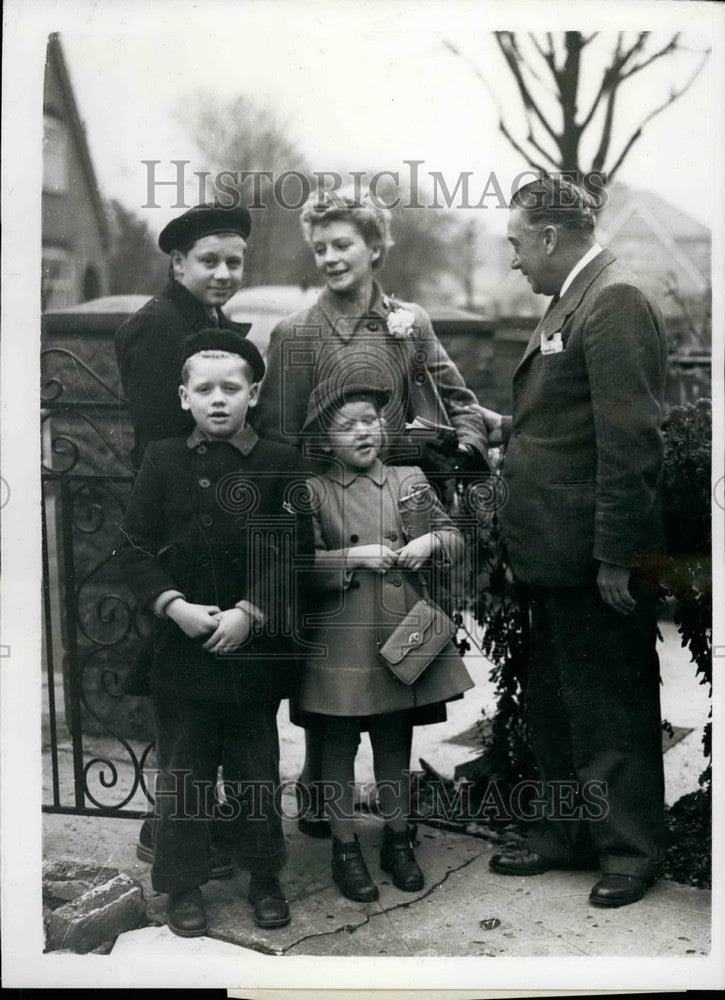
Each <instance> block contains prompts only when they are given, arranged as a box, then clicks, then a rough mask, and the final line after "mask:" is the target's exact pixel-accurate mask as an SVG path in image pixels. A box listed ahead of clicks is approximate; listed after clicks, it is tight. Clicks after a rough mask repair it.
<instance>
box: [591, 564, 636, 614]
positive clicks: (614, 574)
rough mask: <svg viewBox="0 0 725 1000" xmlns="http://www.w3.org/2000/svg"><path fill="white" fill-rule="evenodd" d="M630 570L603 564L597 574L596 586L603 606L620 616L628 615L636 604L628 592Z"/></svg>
mask: <svg viewBox="0 0 725 1000" xmlns="http://www.w3.org/2000/svg"><path fill="white" fill-rule="evenodd" d="M631 573H632V570H631V569H630V568H629V567H628V566H615V565H614V563H607V562H603V563H601V564H600V566H599V572H598V573H597V586H598V587H599V593H600V594H601V597H602V600H603V601H604V603H605V604H608V605H609V607H610V608H614V610H615V611H619V613H620V614H623V615H630V614H631V613H632V612H633V611H634V609H635V608H636V607H637V602H636V601H635V599H634V598H633V597H632V595H631V594H630V592H629V578H630V576H631Z"/></svg>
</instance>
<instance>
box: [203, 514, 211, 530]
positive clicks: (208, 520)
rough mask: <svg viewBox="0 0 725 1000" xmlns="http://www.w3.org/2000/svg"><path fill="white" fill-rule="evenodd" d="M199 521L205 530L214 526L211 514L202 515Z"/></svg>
mask: <svg viewBox="0 0 725 1000" xmlns="http://www.w3.org/2000/svg"><path fill="white" fill-rule="evenodd" d="M200 520H201V523H202V524H203V525H204V527H205V528H210V527H211V526H212V524H214V518H213V517H212V516H211V514H202V515H201V518H200Z"/></svg>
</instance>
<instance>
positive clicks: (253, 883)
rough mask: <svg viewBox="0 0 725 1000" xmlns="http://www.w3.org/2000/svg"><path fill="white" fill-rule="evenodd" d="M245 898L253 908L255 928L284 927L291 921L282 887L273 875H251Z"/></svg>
mask: <svg viewBox="0 0 725 1000" xmlns="http://www.w3.org/2000/svg"><path fill="white" fill-rule="evenodd" d="M247 898H248V899H249V902H250V903H251V904H252V906H253V907H254V922H255V924H256V925H257V927H264V928H266V929H271V928H274V927H286V926H287V924H288V923H289V922H290V920H291V919H292V918H291V916H290V911H289V904H288V903H287V900H286V899H285V896H284V893H283V892H282V886H281V885H280V884H279V879H277V878H276V877H275V876H274V875H252V877H251V878H250V880H249V893H248V896H247Z"/></svg>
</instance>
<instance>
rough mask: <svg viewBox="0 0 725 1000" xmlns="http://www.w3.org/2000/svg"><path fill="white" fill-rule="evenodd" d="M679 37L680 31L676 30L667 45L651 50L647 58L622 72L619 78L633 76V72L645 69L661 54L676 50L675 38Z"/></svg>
mask: <svg viewBox="0 0 725 1000" xmlns="http://www.w3.org/2000/svg"><path fill="white" fill-rule="evenodd" d="M679 37H680V32H679V31H678V32H676V34H674V35H673V36H672V38H671V39H670V40H669V42H668V43H667V45H665V46H663V47H662V48H661V49H659V50H658V51H657V52H653V53H652V55H651V56H649V58H648V59H645V60H643V62H640V63H637V64H636V65H635V66H632V67H631V68H630V69H628V70H627V72H626V73H622V74H621V76H620V79H621V80H627V79H628V78H629V77H630V76H634V74H635V73H641V72H642V70H643V69H646V68H647V67H648V66H649V65H650V63H653V62H654V61H655V60H656V59H661V58H662V57H663V56H666V55H669V53H670V52H676V51H677V48H678V46H677V40H678V38H679Z"/></svg>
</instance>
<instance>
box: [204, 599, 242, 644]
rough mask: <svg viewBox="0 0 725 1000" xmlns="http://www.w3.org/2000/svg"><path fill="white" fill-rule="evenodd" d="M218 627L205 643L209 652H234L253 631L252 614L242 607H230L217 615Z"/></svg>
mask: <svg viewBox="0 0 725 1000" xmlns="http://www.w3.org/2000/svg"><path fill="white" fill-rule="evenodd" d="M215 617H216V620H217V623H218V624H217V629H216V632H215V633H214V634H213V635H212V637H211V638H210V639H207V641H206V642H205V643H204V647H203V648H204V649H206V650H207V652H209V653H233V652H234V651H235V650H237V649H239V647H240V646H242V645H243V644H244V643H245V642H246V641H247V639H248V638H249V636H250V635H251V632H252V616H251V615H250V614H249V612H248V611H243V610H242V608H229V609H228V610H227V611H220V612H219V613H218V614H217V615H216V616H215Z"/></svg>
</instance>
